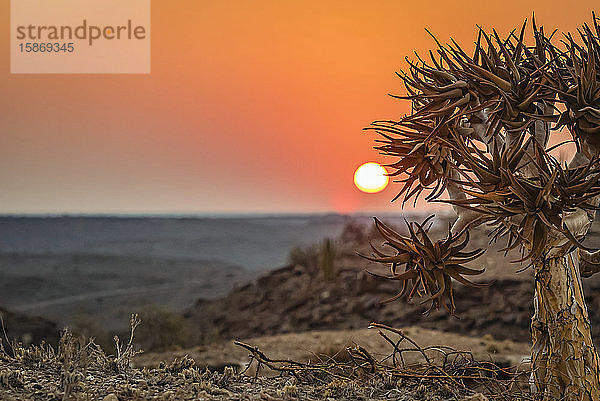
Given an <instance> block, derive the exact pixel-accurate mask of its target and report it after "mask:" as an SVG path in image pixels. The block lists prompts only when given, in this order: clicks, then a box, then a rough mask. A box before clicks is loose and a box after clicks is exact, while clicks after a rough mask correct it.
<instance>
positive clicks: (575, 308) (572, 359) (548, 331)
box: [531, 250, 600, 401]
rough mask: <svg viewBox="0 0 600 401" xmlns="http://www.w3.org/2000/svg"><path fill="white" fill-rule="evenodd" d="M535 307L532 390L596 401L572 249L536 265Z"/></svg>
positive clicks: (592, 355)
mask: <svg viewBox="0 0 600 401" xmlns="http://www.w3.org/2000/svg"><path fill="white" fill-rule="evenodd" d="M534 308H535V313H534V315H533V318H532V320H531V332H532V333H531V335H532V340H533V344H534V345H533V348H532V356H531V361H532V368H533V372H532V375H531V388H532V392H534V393H535V394H537V396H538V397H539V399H540V400H544V401H547V400H567V401H570V400H572V401H575V400H577V401H581V400H583V401H600V383H599V380H600V379H599V373H600V365H599V359H598V353H597V352H596V348H595V347H594V344H593V342H592V334H591V329H590V321H589V317H588V311H587V307H586V305H585V299H584V296H583V288H582V286H581V276H580V274H579V266H578V254H577V250H575V251H572V252H569V253H566V254H563V255H556V256H555V257H549V258H546V259H543V260H540V261H539V262H537V263H536V264H535V295H534Z"/></svg>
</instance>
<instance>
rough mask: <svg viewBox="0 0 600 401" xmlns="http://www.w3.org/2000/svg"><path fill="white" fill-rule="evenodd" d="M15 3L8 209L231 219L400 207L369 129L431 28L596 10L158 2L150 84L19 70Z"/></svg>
mask: <svg viewBox="0 0 600 401" xmlns="http://www.w3.org/2000/svg"><path fill="white" fill-rule="evenodd" d="M9 4H10V3H9V1H8V0H0V26H2V27H3V29H2V31H1V35H0V46H1V47H2V48H4V51H2V52H1V53H0V93H1V95H0V107H1V109H2V114H1V116H2V117H1V120H0V121H1V132H0V213H28V212H43V213H47V212H50V213H81V212H85V213H98V212H100V213H111V212H125V213H130V212H138V213H144V212H175V213H181V212H217V213H223V212H313V211H339V212H351V211H366V210H369V211H372V210H387V211H393V210H394V209H398V208H399V207H400V204H399V203H398V204H390V202H389V201H390V200H391V198H392V197H393V196H394V194H395V191H397V190H398V184H396V185H391V186H390V187H388V189H387V190H385V191H383V192H381V193H379V194H376V195H368V194H363V193H361V192H359V191H358V190H357V189H356V188H355V187H354V185H353V182H352V177H353V173H354V170H355V168H356V167H358V165H360V164H362V163H364V162H367V161H379V162H389V161H390V160H389V159H385V158H383V157H381V156H379V155H378V154H377V152H376V151H375V150H373V149H372V146H373V139H374V135H373V134H370V133H365V132H362V130H361V129H362V128H363V127H365V126H367V125H368V124H369V123H370V122H371V121H372V120H375V119H382V118H385V119H390V118H392V119H397V118H399V117H400V116H401V115H402V114H404V113H405V112H406V111H407V108H406V105H405V104H402V103H401V102H399V101H395V100H393V99H391V98H389V97H387V95H386V94H387V93H390V92H391V93H401V92H402V85H401V82H400V80H399V79H397V78H396V77H395V75H394V71H396V70H398V69H400V68H403V67H404V65H405V64H404V62H403V59H404V56H406V55H410V54H411V53H412V51H413V50H418V51H425V50H427V49H429V48H431V47H432V42H431V40H430V38H429V37H428V36H427V34H426V33H425V31H424V28H425V27H428V28H430V29H431V30H432V31H433V32H434V33H435V34H436V35H437V36H438V37H439V38H440V39H441V40H443V41H445V40H447V39H448V37H449V36H453V37H454V38H455V39H457V40H458V41H459V42H461V43H465V44H469V43H472V42H473V40H474V39H475V38H476V27H475V25H476V24H480V25H482V26H484V27H485V28H489V29H491V28H492V27H496V28H499V30H500V31H501V32H507V31H509V30H510V29H512V28H513V27H515V26H518V25H520V24H521V23H522V21H523V19H524V18H526V17H530V16H531V13H532V11H535V13H536V17H537V20H538V23H539V24H543V25H544V26H545V28H546V30H547V31H549V30H551V29H554V28H558V29H559V30H564V31H567V30H570V31H574V30H575V29H576V27H578V26H579V25H580V24H581V23H582V22H586V21H587V22H589V21H590V20H591V11H592V9H593V8H592V7H594V5H597V2H596V1H575V2H570V3H566V2H564V1H560V2H559V1H530V2H527V1H513V0H504V1H497V2H491V1H478V2H474V1H451V2H450V1H447V2H446V1H444V2H441V1H424V0H419V1H411V2H408V1H373V0H368V1H367V0H365V1H352V0H345V1H327V0H311V1H308V0H303V1H284V0H274V1H261V0H252V1H250V0H248V1H235V0H228V1H225V0H211V1H206V0H168V1H167V0H154V1H152V26H151V36H152V73H151V74H149V75H11V74H10V72H9V71H10V66H9V61H10V60H9V51H8V49H9V26H10V20H9V14H10V6H9ZM596 11H600V10H598V9H597V10H596ZM466 47H469V46H468V45H467V46H466Z"/></svg>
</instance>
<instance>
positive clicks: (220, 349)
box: [134, 327, 530, 369]
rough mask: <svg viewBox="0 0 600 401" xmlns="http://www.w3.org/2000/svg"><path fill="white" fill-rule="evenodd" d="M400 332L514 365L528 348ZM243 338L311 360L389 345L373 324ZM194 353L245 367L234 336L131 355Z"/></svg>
mask: <svg viewBox="0 0 600 401" xmlns="http://www.w3.org/2000/svg"><path fill="white" fill-rule="evenodd" d="M402 330H403V332H404V333H405V334H406V335H407V336H408V337H410V338H411V339H413V340H414V341H415V342H417V343H418V344H419V346H421V347H428V346H435V345H444V346H449V347H452V348H455V349H457V350H461V351H470V352H472V353H473V355H474V356H475V358H476V359H478V360H491V361H495V362H500V363H503V364H510V365H518V364H520V363H521V362H522V361H523V359H525V358H527V357H528V355H529V353H530V345H529V344H524V343H518V342H513V341H511V340H503V341H497V340H495V339H494V338H493V337H492V336H490V335H485V336H483V337H481V338H478V337H467V336H461V335H457V334H454V333H446V332H440V331H435V330H427V329H423V328H419V327H408V328H405V329H402ZM243 342H244V343H246V344H250V345H254V346H258V347H259V348H260V349H261V351H263V352H264V353H265V354H267V355H268V356H269V357H271V358H274V359H291V360H297V361H309V360H312V361H313V362H314V361H316V360H318V358H326V357H327V356H334V355H338V357H340V358H343V357H344V354H345V353H346V351H345V349H346V347H349V346H355V345H361V346H363V347H364V348H366V349H367V350H369V352H371V353H372V354H373V355H377V356H381V357H383V356H387V355H389V354H390V353H391V346H390V344H389V343H387V342H386V341H385V340H384V339H383V337H381V336H380V335H379V334H378V330H377V329H361V330H328V331H311V332H306V333H290V334H280V335H274V336H266V337H256V338H249V339H244V340H243ZM185 355H188V356H189V357H191V358H193V359H194V360H195V361H196V364H197V365H198V366H207V367H210V368H211V369H219V368H222V367H223V366H228V365H229V366H236V367H244V366H245V364H246V363H247V362H248V352H247V351H246V350H245V349H243V348H241V347H239V346H236V345H234V343H233V341H221V342H218V343H214V344H210V345H205V346H198V347H194V348H191V349H183V350H178V351H168V352H162V353H142V354H140V355H138V356H136V358H135V359H134V364H135V365H136V366H138V367H143V366H147V367H156V366H158V364H159V363H160V361H164V360H168V359H173V358H175V357H178V358H181V357H183V356H185ZM419 361H420V357H419V355H418V354H417V353H408V354H407V360H406V362H407V363H412V362H419Z"/></svg>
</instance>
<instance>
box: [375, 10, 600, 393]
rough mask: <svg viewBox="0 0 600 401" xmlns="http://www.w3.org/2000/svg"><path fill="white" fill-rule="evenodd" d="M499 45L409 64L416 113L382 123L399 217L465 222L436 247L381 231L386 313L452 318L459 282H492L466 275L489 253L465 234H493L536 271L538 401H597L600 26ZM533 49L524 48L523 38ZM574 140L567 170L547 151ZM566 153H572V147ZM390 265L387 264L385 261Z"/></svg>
mask: <svg viewBox="0 0 600 401" xmlns="http://www.w3.org/2000/svg"><path fill="white" fill-rule="evenodd" d="M526 26H527V21H526V22H525V23H524V24H523V26H522V27H521V29H518V30H513V31H511V32H510V34H508V36H506V37H501V36H500V35H499V34H498V33H497V32H496V31H495V30H493V31H492V32H491V33H486V32H485V31H484V30H482V29H480V30H479V35H478V37H477V41H476V43H475V46H474V51H473V53H472V54H468V53H467V52H466V51H464V50H463V49H462V48H461V46H460V45H459V44H458V43H456V42H455V41H454V40H452V43H451V44H446V45H442V44H441V43H440V42H438V41H437V40H436V39H435V38H434V40H435V42H436V44H437V49H436V50H435V51H429V54H428V57H426V58H421V57H420V56H419V55H416V57H417V58H416V60H409V59H408V58H407V63H408V66H409V67H408V71H406V72H402V73H400V74H398V75H399V77H400V78H401V79H402V80H403V82H404V84H405V87H406V90H407V95H406V96H394V97H397V98H399V99H404V100H408V101H410V102H411V105H412V108H411V110H412V111H411V113H410V114H409V115H406V116H404V117H403V118H401V119H400V120H399V121H375V122H374V123H373V124H372V125H371V127H369V128H368V129H369V130H373V131H376V132H377V133H378V134H379V137H378V139H377V141H376V142H377V146H376V148H377V149H379V150H380V151H381V152H382V154H384V155H389V156H393V157H396V161H395V162H393V163H390V164H389V165H388V167H390V168H391V173H390V175H391V176H396V177H397V178H398V179H399V182H401V187H400V191H399V193H398V195H397V196H396V198H394V199H397V198H400V199H401V201H402V205H404V203H405V202H407V201H411V200H414V201H415V202H416V199H417V198H418V197H419V196H422V195H426V196H425V199H426V200H428V201H432V202H445V203H448V204H451V205H452V206H453V209H454V210H455V212H456V214H457V216H458V218H457V220H456V221H455V222H454V224H453V225H452V227H451V229H450V230H449V233H448V235H447V237H446V238H444V239H441V240H437V241H434V240H432V239H431V238H430V237H429V233H428V227H427V225H426V223H423V224H418V223H410V224H408V229H409V236H403V235H400V234H399V233H397V232H395V231H394V230H393V229H391V228H389V227H387V226H385V225H384V224H382V223H380V222H378V221H377V227H378V229H379V231H380V232H381V234H382V235H383V237H384V238H385V240H386V244H387V245H388V247H386V248H385V249H388V251H386V250H385V249H384V248H382V249H378V248H375V247H374V248H373V249H374V254H373V257H372V258H371V259H372V260H375V261H379V262H382V263H386V264H390V265H391V275H389V276H385V277H386V278H390V279H393V280H398V281H400V282H401V283H402V289H401V291H400V292H399V294H398V295H397V296H395V297H393V298H392V299H390V300H388V301H393V300H396V299H399V298H402V297H408V298H410V297H412V296H413V295H414V294H417V293H418V294H421V295H423V294H426V295H428V297H429V298H427V299H426V301H430V302H431V304H430V310H431V309H437V308H439V307H440V306H443V307H445V309H446V310H448V312H449V313H450V314H454V313H455V306H454V297H453V292H452V280H453V279H454V280H457V281H459V282H461V283H463V284H466V285H474V286H478V285H479V284H475V283H473V282H472V281H470V280H469V279H467V278H465V276H476V275H478V274H480V273H482V272H483V270H476V269H472V268H469V267H466V266H464V265H463V264H464V263H467V262H471V261H473V260H474V259H476V258H477V257H478V256H480V255H481V254H482V253H483V251H482V250H475V251H472V252H466V251H464V248H465V247H466V245H467V243H468V241H469V235H468V233H469V229H471V228H474V227H476V226H479V225H487V226H489V227H490V228H491V234H490V236H491V240H492V241H497V240H500V239H502V240H505V241H506V247H505V248H504V249H503V250H504V251H509V250H512V249H515V248H516V249H520V251H521V254H522V258H521V259H520V260H519V261H518V262H524V263H527V264H528V265H531V266H532V267H533V269H534V273H535V276H534V277H535V279H534V287H535V296H534V310H535V313H534V316H533V317H532V322H531V333H532V342H533V347H532V355H531V367H532V375H531V389H532V391H533V392H534V393H535V394H536V396H537V397H539V399H543V400H555V399H561V400H594V401H600V383H599V380H600V379H599V375H600V363H599V359H598V353H597V351H596V349H595V347H594V344H593V342H592V336H591V330H590V321H589V317H588V312H587V308H586V304H585V300H584V296H583V290H582V285H581V278H582V277H589V276H591V275H592V274H594V273H596V272H597V271H599V270H600V265H598V262H600V255H599V253H598V252H594V251H593V250H591V249H588V248H586V247H585V246H584V245H583V244H582V241H583V239H584V238H585V236H586V234H587V231H588V230H589V228H590V226H591V223H592V221H593V219H594V216H595V212H596V210H597V208H598V203H599V201H600V182H599V181H600V163H599V154H600V67H599V66H600V38H599V36H600V26H599V24H598V21H597V19H596V17H595V15H593V26H592V27H590V26H588V25H587V24H584V25H583V26H582V27H581V28H580V29H579V30H578V32H577V37H576V38H575V37H573V36H572V35H571V34H563V35H562V37H561V38H555V37H556V36H558V35H555V33H556V32H553V33H552V34H551V35H546V34H545V32H544V29H543V28H542V27H539V28H538V27H537V26H536V24H535V20H534V21H533V27H532V37H530V36H529V35H526V34H525V32H526ZM526 36H527V37H526ZM564 129H567V130H568V131H569V133H570V134H571V137H572V139H571V140H569V141H567V142H571V143H574V144H575V148H576V152H575V154H574V156H573V158H572V160H570V161H569V162H565V163H564V164H563V163H561V162H559V161H558V160H557V159H556V158H555V157H554V156H552V155H551V151H552V150H554V149H555V148H556V147H557V146H564V143H561V144H559V145H556V146H553V147H549V145H548V143H549V140H550V137H551V136H552V135H555V133H556V132H557V131H560V130H564ZM565 143H566V142H565ZM390 251H391V252H390Z"/></svg>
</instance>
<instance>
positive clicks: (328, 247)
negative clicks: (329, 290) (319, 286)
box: [320, 238, 335, 281]
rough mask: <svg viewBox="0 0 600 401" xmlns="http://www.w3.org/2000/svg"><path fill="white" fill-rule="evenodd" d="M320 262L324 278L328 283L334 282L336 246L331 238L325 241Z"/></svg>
mask: <svg viewBox="0 0 600 401" xmlns="http://www.w3.org/2000/svg"><path fill="white" fill-rule="evenodd" d="M320 262H321V263H320V264H321V270H322V271H323V278H324V279H325V280H327V281H333V280H334V279H335V270H334V263H335V244H334V243H333V241H332V240H331V239H330V238H325V239H324V240H323V244H322V246H321V258H320Z"/></svg>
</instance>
